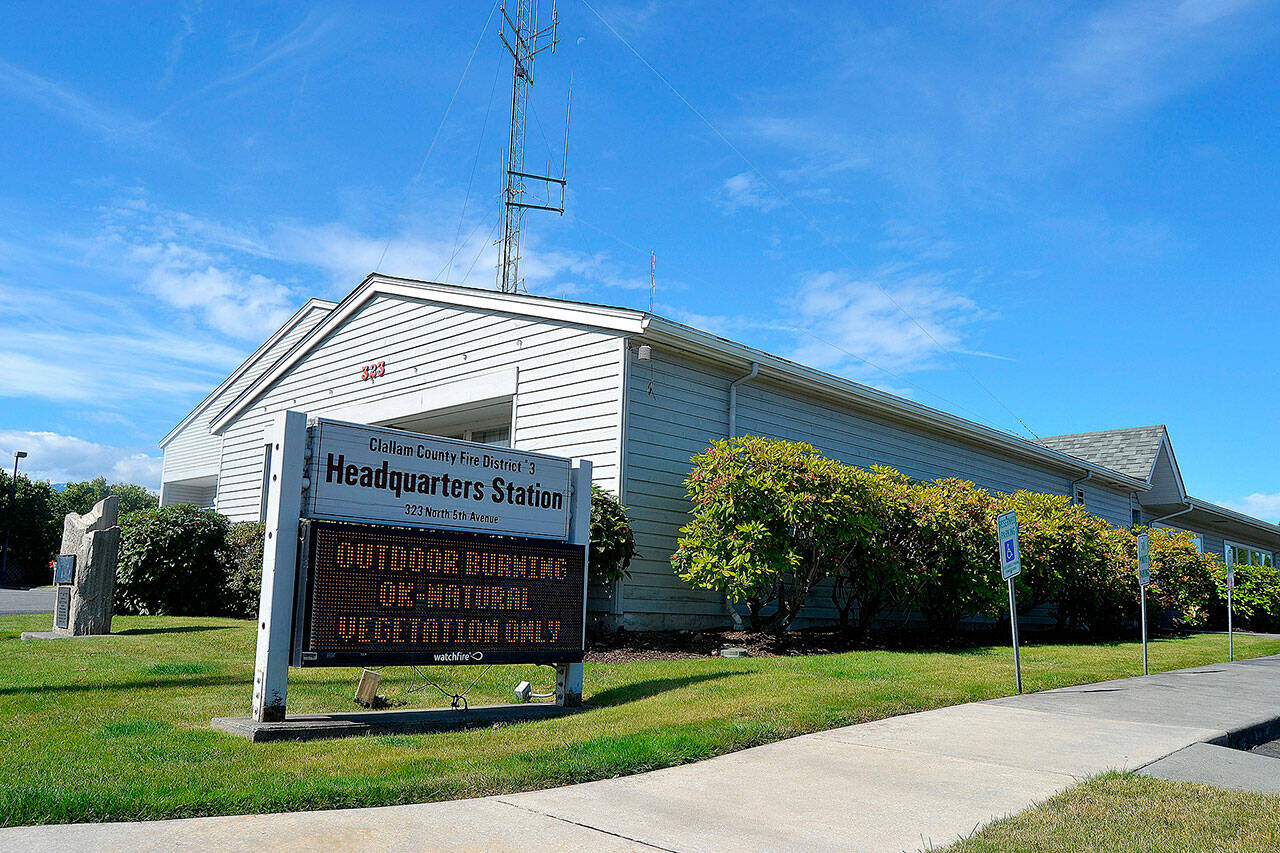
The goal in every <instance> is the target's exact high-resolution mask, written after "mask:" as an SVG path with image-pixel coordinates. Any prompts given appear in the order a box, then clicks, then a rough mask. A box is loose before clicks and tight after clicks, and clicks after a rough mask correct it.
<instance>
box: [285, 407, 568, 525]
mask: <svg viewBox="0 0 1280 853" xmlns="http://www.w3.org/2000/svg"><path fill="white" fill-rule="evenodd" d="M308 439H309V441H310V450H311V459H310V462H309V464H308V466H307V472H308V477H309V480H310V486H309V488H308V489H307V495H306V500H305V501H304V504H303V508H302V514H303V516H304V517H306V518H315V519H323V520H327V521H354V522H359V523H364V524H393V525H396V526H399V527H422V528H428V529H432V530H453V531H463V532H468V533H489V534H494V535H498V536H527V537H530V538H536V539H556V540H559V541H561V542H565V541H568V539H569V535H570V530H569V523H570V520H569V519H570V509H571V506H570V504H571V499H570V495H571V492H572V486H571V483H572V470H571V464H570V462H569V460H567V459H564V458H563V457H559V456H551V455H548V454H545V453H531V452H529V451H525V450H514V449H511V448H506V447H495V446H490V445H485V446H484V450H483V451H479V450H477V446H476V444H475V443H473V442H470V441H460V440H458V439H453V438H439V437H436V436H430V435H423V434H421V433H415V432H408V431H406V430H400V429H392V428H390V427H378V426H369V425H366V424H356V423H350V422H348V421H339V420H333V419H330V418H314V419H312V421H311V423H310V425H309V426H308ZM459 487H462V488H459ZM504 487H505V491H504V490H503V489H504ZM473 489H474V491H473ZM539 501H541V502H543V503H546V504H548V505H547V506H539V505H538V502H539Z"/></svg>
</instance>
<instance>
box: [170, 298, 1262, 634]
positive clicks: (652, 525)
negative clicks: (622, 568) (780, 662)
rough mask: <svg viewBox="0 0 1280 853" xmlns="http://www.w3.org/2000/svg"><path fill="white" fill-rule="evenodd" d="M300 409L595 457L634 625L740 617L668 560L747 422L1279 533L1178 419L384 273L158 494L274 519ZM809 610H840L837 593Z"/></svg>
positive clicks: (242, 402)
mask: <svg viewBox="0 0 1280 853" xmlns="http://www.w3.org/2000/svg"><path fill="white" fill-rule="evenodd" d="M642 346H643V347H647V349H646V350H645V355H646V356H648V357H647V358H646V359H644V360H642V359H641V355H640V348H641V347H642ZM286 409H296V410H300V411H304V412H307V413H308V414H309V415H318V416H325V417H332V418H337V419H342V420H348V421H355V422H360V423H369V424H378V425H383V426H390V427H396V428H399V429H406V430H411V431H414V432H420V433H426V434H431V435H441V436H449V437H454V438H464V439H468V440H471V441H478V442H482V443H486V444H495V445H503V446H511V447H518V448H521V449H526V450H534V451H541V452H544V453H552V454H557V455H561V456H568V457H585V458H589V459H591V461H592V462H593V463H594V468H593V471H594V476H595V480H596V482H597V483H598V484H599V485H601V486H603V487H604V488H606V489H609V490H610V491H612V492H614V493H616V494H618V495H619V496H620V497H621V499H622V501H623V503H624V504H625V505H626V507H627V508H628V513H629V515H630V517H631V519H632V523H633V527H634V529H635V533H636V540H637V547H638V551H639V553H638V555H637V558H636V560H635V561H634V562H633V563H632V565H631V577H630V578H629V579H627V580H626V581H623V582H621V583H619V584H617V585H616V586H615V587H614V588H611V589H593V590H592V591H591V596H590V603H589V605H588V606H589V607H590V608H591V609H592V610H593V611H594V612H595V614H596V615H597V616H599V617H602V618H603V619H605V620H606V621H607V622H610V623H612V624H616V625H619V626H623V627H628V628H663V627H680V628H690V627H697V626H704V625H712V624H723V623H725V622H726V621H727V620H728V618H729V611H728V608H727V606H726V604H725V602H724V600H723V599H722V597H721V596H720V595H718V594H716V593H711V592H707V591H702V590H695V589H691V588H689V587H688V586H687V585H686V584H684V583H683V582H682V581H681V580H680V579H679V578H678V577H676V575H675V574H674V572H673V571H672V569H671V565H670V562H669V558H670V556H671V553H672V552H673V551H674V549H675V544H676V536H677V530H678V529H679V527H680V526H681V525H682V524H683V523H684V522H685V520H686V517H687V516H686V513H687V502H686V499H685V497H684V488H683V485H682V483H683V480H684V477H685V475H686V474H687V473H688V471H689V467H690V466H689V459H690V457H691V456H693V455H694V454H696V453H699V452H701V451H703V450H704V449H706V447H707V445H708V444H709V443H710V442H711V441H713V440H715V439H719V438H724V437H726V436H730V435H743V434H750V435H765V436H772V437H776V438H786V439H791V440H800V441H806V442H809V443H811V444H813V445H814V446H816V447H817V448H818V449H819V450H820V451H822V452H823V453H824V454H826V455H828V456H831V457H834V458H837V459H840V460H842V461H844V462H846V463H849V464H854V465H861V466H868V465H873V464H882V465H890V466H892V467H894V468H897V469H898V470H900V471H902V472H903V473H904V474H907V475H909V476H911V477H915V478H918V479H933V478H937V477H945V476H957V477H963V478H965V479H968V480H972V481H973V482H975V483H977V484H978V485H979V486H983V487H985V488H988V489H993V490H998V491H1013V490H1016V489H1030V490H1035V491H1042V492H1051V493H1057V494H1064V495H1070V496H1072V497H1073V498H1074V499H1075V500H1078V501H1080V502H1083V503H1084V504H1085V505H1086V506H1087V507H1088V508H1089V509H1090V510H1092V511H1093V512H1095V513H1097V514H1098V515H1099V516H1101V517H1103V518H1105V519H1106V520H1107V521H1110V522H1112V523H1113V524H1117V525H1128V524H1131V523H1133V522H1142V523H1147V524H1152V523H1154V524H1164V525H1168V526H1171V527H1178V528H1183V529H1186V530H1190V531H1192V532H1194V533H1195V534H1196V535H1197V536H1198V537H1199V540H1200V542H1201V545H1202V547H1203V548H1204V549H1205V550H1206V551H1212V552H1214V553H1219V554H1224V555H1226V556H1227V558H1228V559H1232V560H1234V561H1236V562H1237V563H1243V562H1254V563H1264V562H1269V561H1271V560H1273V559H1274V556H1273V555H1274V553H1275V552H1276V550H1277V549H1278V548H1280V527H1277V526H1276V525H1274V524H1270V523H1268V522H1265V521H1262V520H1260V519H1256V518H1252V517H1249V516H1247V515H1243V514H1241V513H1238V512H1234V511H1232V510H1229V509H1226V508H1224V507H1221V506H1216V505H1214V504H1211V503H1209V502H1207V501H1203V500H1199V499H1197V498H1195V497H1192V496H1190V495H1188V493H1187V490H1186V488H1185V486H1184V484H1183V482H1182V476H1181V474H1180V473H1179V471H1178V463H1177V459H1176V458H1175V456H1174V453H1173V447H1172V445H1171V443H1170V441H1169V435H1168V432H1167V431H1166V430H1165V428H1164V427H1163V426H1150V427H1139V428H1134V429H1118V430H1108V431H1105V432H1096V433H1084V434H1077V435H1066V436H1058V437H1054V438H1048V439H1044V440H1043V441H1040V442H1035V441H1030V440H1026V439H1022V438H1019V437H1017V436H1014V435H1012V434H1009V433H1006V432H1002V431H1000V430H996V429H992V428H990V427H986V426H983V425H980V424H977V423H974V422H972V421H969V420H965V419H964V418H960V417H957V416H955V415H951V414H948V413H946V412H943V411H939V410H937V409H933V408H930V407H928V406H923V405H920V404H919V403H915V402H912V401H910V400H906V399H903V398H901V397H897V396H894V395H892V394H888V393H885V392H883V391H878V390H876V389H873V388H870V387H867V386H865V385H861V384H858V383H856V382H851V381H849V380H847V379H842V378H840V377H838V376H833V375H831V374H828V373H824V372H822V371H819V370H815V369H813V368H809V367H806V366H804V365H802V364H797V363H795V362H792V361H788V360H786V359H783V358H778V357H777V356H773V355H769V354H767V353H765V352H761V351H759V350H755V349H752V348H750V347H747V346H744V345H742V344H738V343H735V342H733V341H730V340H726V339H724V338H721V337H717V336H715V335H712V334H708V333H706V332H702V331H699V330H697V329H694V328H690V327H689V326H685V325H682V324H679V323H675V322H672V321H671V320H667V319H664V318H662V317H659V316H655V315H653V314H649V313H645V312H643V311H635V310H631V309H626V308H612V307H607V306H602V305H592V304H587V303H582V302H572V301H566V300H559V299H549V298H546V297H538V296H529V295H524V294H510V293H500V292H496V291H492V290H479V289H474V288H466V287H457V286H452V285H444V284H434V283H429V282H423V281H414V280H410V279H403V278H394V277H390V276H385V275H379V274H374V275H370V276H369V277H368V278H367V279H365V281H364V282H363V283H362V284H361V285H360V286H359V287H357V288H356V289H355V290H354V291H353V292H352V293H351V294H350V295H348V296H347V297H346V298H345V299H343V300H342V301H341V302H338V303H333V302H327V301H323V300H318V299H313V300H311V301H310V302H308V303H307V304H306V305H304V306H303V307H302V308H301V309H300V310H299V311H298V312H297V313H296V314H294V315H293V316H292V317H291V318H289V320H288V321H287V322H286V323H285V324H284V325H283V326H282V327H281V328H280V329H279V330H278V331H277V332H276V333H275V334H273V335H272V336H271V337H270V338H269V339H268V340H267V341H265V342H264V343H263V344H262V346H260V347H259V348H258V349H257V350H256V351H255V352H254V353H253V354H252V355H250V356H249V358H248V359H247V360H245V362H244V363H243V364H242V365H240V367H238V368H237V369H236V370H235V372H233V373H232V374H231V375H230V376H228V377H227V378H226V380H225V381H223V382H222V384H220V385H219V386H218V387H217V388H215V389H213V391H212V392H211V393H210V394H209V396H207V397H206V398H205V399H204V400H203V401H201V402H200V404H199V405H198V406H196V407H195V409H193V410H192V411H191V413H190V414H188V415H187V416H186V417H185V418H183V420H182V421H181V422H180V423H179V424H178V425H177V426H175V427H174V428H173V430H172V431H171V432H170V433H169V434H168V435H167V436H165V438H164V439H163V440H162V441H161V447H162V448H163V450H164V475H163V485H162V488H161V503H162V504H166V505H167V504H175V503H194V504H197V505H200V506H205V507H212V508H216V509H217V510H218V511H219V512H221V513H224V514H225V515H227V516H228V517H230V518H231V519H232V520H233V521H248V520H255V521H256V520H258V519H259V518H260V517H261V516H262V514H263V512H264V506H263V503H264V488H263V460H264V438H263V436H264V429H265V428H266V426H267V425H268V423H269V422H270V421H271V420H272V418H273V416H274V415H275V414H276V413H277V412H281V411H284V410H286ZM811 611H812V615H813V618H825V617H827V616H830V615H831V614H830V613H828V612H826V610H825V608H824V605H823V596H818V595H816V596H814V603H813V604H812V605H811Z"/></svg>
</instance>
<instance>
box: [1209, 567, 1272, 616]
mask: <svg viewBox="0 0 1280 853" xmlns="http://www.w3.org/2000/svg"><path fill="white" fill-rule="evenodd" d="M1221 569H1222V570H1221V571H1220V572H1219V573H1217V574H1216V575H1215V576H1214V585H1215V587H1216V588H1217V596H1218V601H1217V606H1216V607H1215V613H1214V614H1213V616H1214V617H1215V621H1217V620H1219V619H1225V618H1226V616H1225V613H1226V606H1227V567H1226V566H1225V565H1223V566H1222V567H1221ZM1234 574H1235V581H1236V585H1235V589H1233V590H1232V592H1231V609H1232V614H1233V615H1232V620H1233V622H1234V623H1235V624H1237V625H1240V626H1242V627H1244V628H1247V629H1248V630H1250V631H1268V632H1273V631H1275V630H1276V629H1277V628H1280V572H1277V570H1276V567H1275V566H1249V565H1243V564H1242V565H1237V566H1236V567H1235V573H1234ZM1218 614H1223V615H1218Z"/></svg>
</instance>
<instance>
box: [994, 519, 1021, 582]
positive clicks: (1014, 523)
mask: <svg viewBox="0 0 1280 853" xmlns="http://www.w3.org/2000/svg"><path fill="white" fill-rule="evenodd" d="M996 534H997V536H998V537H999V539H1000V576H1001V577H1002V578H1004V579H1005V580H1009V579H1010V578H1016V577H1017V576H1018V575H1019V574H1020V573H1021V572H1022V555H1021V554H1020V553H1019V551H1018V513H1017V512H1015V511H1014V510H1009V511H1008V512H1002V513H1000V515H998V516H997V517H996Z"/></svg>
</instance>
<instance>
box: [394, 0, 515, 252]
mask: <svg viewBox="0 0 1280 853" xmlns="http://www.w3.org/2000/svg"><path fill="white" fill-rule="evenodd" d="M497 8H498V0H493V5H491V6H490V7H489V16H488V17H487V18H485V19H484V26H483V27H481V28H480V35H479V37H478V38H477V39H476V44H475V47H473V48H471V55H470V56H468V57H467V64H466V66H465V67H464V68H463V69H462V76H461V77H459V78H458V85H457V86H455V87H454V88H453V95H451V96H450V98H449V103H448V105H447V106H446V107H445V108H444V115H442V116H440V123H439V124H438V125H436V132H435V134H434V135H433V136H432V137H431V144H430V145H428V146H427V153H426V154H425V155H424V156H423V158H422V165H421V166H419V167H418V174H416V175H414V176H413V181H412V183H410V184H409V189H408V191H406V192H405V194H404V201H402V202H401V203H400V212H399V213H397V214H396V222H395V226H394V227H393V228H392V229H391V233H390V234H389V235H388V236H387V242H386V245H384V246H383V247H382V254H381V255H379V256H378V265H377V266H375V267H374V268H373V269H374V272H377V271H378V270H380V269H382V262H383V261H384V260H386V258H387V250H388V249H390V248H391V241H392V240H394V239H395V236H396V232H397V231H399V230H400V224H401V223H402V222H403V221H404V214H405V211H406V210H407V209H408V207H409V199H411V198H413V191H414V190H415V189H417V186H418V181H419V180H420V179H421V178H422V172H423V170H424V169H426V168H427V161H428V160H430V159H431V152H432V151H434V150H435V147H436V142H437V141H438V140H439V139H440V131H442V130H444V123H445V121H446V120H447V119H448V118H449V111H450V110H452V109H453V102H454V101H456V100H457V99H458V92H460V91H462V84H463V82H464V81H465V80H466V79H467V72H468V71H470V70H471V62H472V60H474V59H475V58H476V51H478V50H479V49H480V43H481V42H482V41H484V35H485V33H487V32H488V31H489V23H490V22H491V21H492V20H493V12H494V10H495V9H497Z"/></svg>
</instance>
